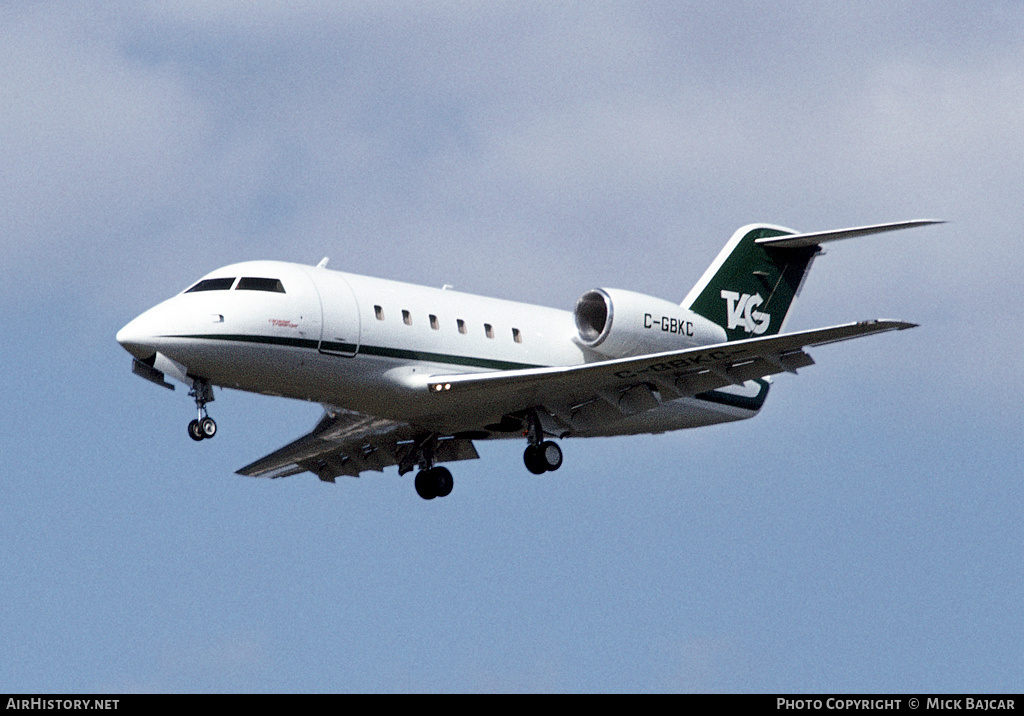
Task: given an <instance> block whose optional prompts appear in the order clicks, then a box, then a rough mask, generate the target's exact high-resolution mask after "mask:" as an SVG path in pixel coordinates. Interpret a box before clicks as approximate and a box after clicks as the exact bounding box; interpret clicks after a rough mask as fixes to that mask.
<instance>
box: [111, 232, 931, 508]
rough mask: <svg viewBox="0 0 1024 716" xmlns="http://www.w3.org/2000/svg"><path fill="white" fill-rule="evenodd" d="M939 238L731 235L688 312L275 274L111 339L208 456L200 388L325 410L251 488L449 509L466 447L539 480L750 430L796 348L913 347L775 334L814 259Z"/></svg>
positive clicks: (156, 315)
mask: <svg viewBox="0 0 1024 716" xmlns="http://www.w3.org/2000/svg"><path fill="white" fill-rule="evenodd" d="M935 223H940V222H935V221H929V220H918V221H907V222H901V223H894V224H880V225H875V226H863V227H858V228H853V229H843V230H840V231H826V232H818V233H809V234H807V233H805V234H800V233H796V232H794V231H791V230H789V229H785V228H782V227H778V226H771V225H768V224H755V225H750V226H745V227H743V228H741V229H740V230H738V231H737V232H736V233H735V234H734V235H733V236H732V238H731V239H730V240H729V243H728V244H726V246H725V248H724V249H722V251H721V253H720V254H719V255H718V258H716V259H715V261H714V263H712V264H711V267H710V268H709V269H708V270H707V271H706V272H705V274H704V275H703V276H702V277H701V279H700V281H699V282H698V283H697V285H696V286H694V288H693V289H692V290H691V291H690V293H689V294H688V295H687V296H686V298H685V299H684V300H683V302H682V303H681V304H676V303H674V302H671V301H666V300H662V299H659V298H653V297H651V296H645V295H642V294H639V293H633V292H631V291H623V290H619V289H609V288H598V289H594V290H591V291H587V292H586V293H585V294H583V296H582V297H581V298H580V299H579V301H578V302H577V303H576V308H575V311H572V312H570V311H563V310H558V309H554V308H544V307H541V306H534V305H530V304H526V303H515V302H512V301H504V300H499V299H493V298H485V297H482V296H474V295H469V294H465V293H460V292H457V291H452V290H446V289H447V287H446V288H445V289H435V288H428V287H424V286H414V285H410V284H406V283H399V282H396V281H388V280H383V279H377V278H368V277H365V276H356V275H353V274H347V273H341V272H337V271H332V270H328V269H327V268H326V263H327V260H326V259H324V260H323V261H321V262H320V264H319V265H317V266H315V267H314V266H305V265H301V264H293V263H283V262H277V261H251V262H247V263H239V264H234V265H232V266H226V267H224V268H221V269H217V270H216V271H213V272H212V273H210V274H208V275H206V276H204V277H203V278H202V279H200V280H199V281H198V282H197V283H195V284H193V285H192V286H191V287H189V288H188V289H186V290H185V291H184V292H182V293H180V294H179V295H177V296H175V297H174V298H171V299H169V300H167V301H164V302H163V303H161V304H159V305H158V306H156V307H154V308H151V309H150V310H148V311H146V312H145V313H143V314H142V315H141V316H139V317H138V318H136V319H135V320H133V321H132V322H131V323H129V324H128V325H127V326H125V327H124V328H122V329H121V330H120V332H118V334H117V340H118V342H119V343H120V344H121V345H122V346H124V347H125V348H126V349H127V350H128V351H129V352H130V353H131V354H132V356H134V361H133V366H132V369H133V371H134V372H135V373H136V374H137V375H140V376H142V377H143V378H146V379H148V380H150V381H152V382H154V383H157V384H158V385H161V386H164V387H168V388H172V389H173V385H171V384H170V383H168V382H167V380H166V378H167V377H170V378H173V379H175V380H177V381H180V382H181V383H184V384H185V385H186V386H187V387H188V388H189V390H190V392H189V395H190V396H191V397H193V398H194V399H195V404H196V409H197V413H198V414H197V417H196V419H194V420H192V422H191V423H189V426H188V434H189V436H191V437H192V439H193V440H197V441H198V440H205V439H208V438H212V437H213V436H214V434H215V433H216V432H217V425H216V423H215V422H214V421H213V419H212V418H210V417H209V415H207V410H206V406H207V405H208V404H209V403H210V402H211V401H213V386H215V385H216V386H220V387H224V388H237V389H238V390H247V391H251V392H254V393H262V394H265V395H277V396H287V397H289V398H298V399H300V400H309V401H313V402H317V403H321V404H322V405H323V406H324V408H325V413H324V416H323V417H322V419H321V420H320V421H319V423H318V424H317V425H316V427H315V428H314V429H313V430H312V432H310V433H308V434H307V435H304V436H303V437H300V438H299V439H298V440H295V441H294V442H292V443H290V444H288V445H286V446H284V447H282V448H281V449H280V450H277V451H276V452H273V453H271V454H270V455H267V456H266V457H264V458H262V459H260V460H257V461H256V462H254V463H252V464H251V465H247V466H246V467H243V468H242V469H241V470H239V471H238V472H239V474H241V475H250V476H254V477H271V478H276V477H285V476H288V475H295V474H297V473H301V472H306V471H309V472H312V473H314V474H315V475H317V476H318V477H319V478H320V479H321V480H324V481H327V482H334V479H335V478H336V477H338V476H339V475H350V476H352V477H357V476H359V475H360V474H362V473H363V472H365V471H368V470H376V471H383V470H384V469H385V468H387V467H389V466H391V465H397V466H398V472H399V474H401V475H404V474H406V473H407V472H410V471H411V470H413V469H415V468H419V471H418V473H417V475H416V479H415V487H416V491H417V493H419V495H420V496H421V497H423V498H424V499H428V500H429V499H433V498H435V497H444V496H446V495H448V494H449V493H450V492H451V490H452V475H451V472H449V470H448V469H446V468H444V467H440V466H439V465H440V463H447V462H452V461H456V460H466V459H471V458H476V457H478V455H477V452H476V449H475V448H474V446H473V441H474V440H485V439H494V438H525V439H526V441H527V447H526V451H525V453H524V456H523V457H524V462H525V463H526V467H527V469H528V470H529V471H530V472H532V473H535V474H542V473H544V472H548V471H551V470H557V469H558V468H559V466H560V465H561V464H562V451H561V449H560V447H559V445H558V443H557V442H555V441H554V440H552V438H560V439H561V438H567V437H596V436H610V435H633V434H639V433H662V432H665V431H669V430H679V429H681V428H693V427H699V426H703V425H712V424H715V423H722V422H727V421H732V420H742V419H745V418H751V417H753V416H754V415H757V413H758V411H759V410H760V409H761V406H762V405H763V404H764V401H765V397H766V396H767V394H768V387H769V380H770V379H769V376H771V375H772V374H774V373H780V372H783V371H787V372H790V373H796V371H797V369H798V368H803V367H805V366H809V365H812V364H813V363H814V361H813V360H812V359H811V357H810V356H809V355H808V354H807V353H805V352H804V349H805V348H807V347H809V346H819V345H823V344H826V343H834V342H836V341H842V340H846V339H848V338H855V337H858V336H866V335H870V334H873V333H880V332H883V331H891V330H902V329H904V328H911V327H913V326H914V324H912V323H904V322H901V321H891V320H872V321H863V322H859V323H848V324H844V325H838V326H831V327H828V328H819V329H815V330H809V331H800V332H795V333H784V332H783V329H784V326H785V323H786V318H787V317H788V315H789V309H790V306H791V304H792V302H793V299H794V298H795V297H796V295H797V293H798V291H799V289H800V286H801V284H802V283H803V281H804V279H805V277H806V276H807V272H808V270H809V268H810V266H811V263H812V261H813V260H814V258H815V257H816V256H818V255H819V254H820V253H822V251H821V244H822V243H824V242H827V241H833V240H836V239H846V238H851V237H857V236H865V235H868V234H877V233H881V232H886V231H895V230H898V229H907V228H911V227H916V226H925V225H929V224H935Z"/></svg>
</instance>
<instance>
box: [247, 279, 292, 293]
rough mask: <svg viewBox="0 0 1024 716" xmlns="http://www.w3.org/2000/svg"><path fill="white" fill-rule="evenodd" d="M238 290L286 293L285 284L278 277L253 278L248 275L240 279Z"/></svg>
mask: <svg viewBox="0 0 1024 716" xmlns="http://www.w3.org/2000/svg"><path fill="white" fill-rule="evenodd" d="M235 290H236V291H269V292H270V293H284V284H282V283H281V279H277V278H253V277H251V276H246V277H244V278H241V279H239V280H238V285H237V286H236V287H235Z"/></svg>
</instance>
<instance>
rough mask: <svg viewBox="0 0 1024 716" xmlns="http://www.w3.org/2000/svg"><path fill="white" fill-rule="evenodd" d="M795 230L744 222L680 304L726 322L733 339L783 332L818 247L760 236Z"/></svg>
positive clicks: (729, 335)
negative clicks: (774, 243)
mask: <svg viewBox="0 0 1024 716" xmlns="http://www.w3.org/2000/svg"><path fill="white" fill-rule="evenodd" d="M795 233H796V232H794V231H792V230H790V229H785V228H782V227H780V226H771V225H769V224H751V225H749V226H744V227H743V228H742V229H740V230H738V231H737V232H736V233H735V234H733V236H732V238H731V239H729V243H727V244H726V245H725V248H724V249H722V251H721V253H719V254H718V257H717V258H716V259H715V261H714V262H713V263H712V264H711V266H710V267H709V268H708V270H707V271H705V272H704V275H703V276H702V277H701V279H700V281H698V282H697V285H696V286H694V287H693V289H692V290H691V291H690V293H689V294H688V295H687V296H686V299H685V300H684V301H683V303H682V306H683V307H684V308H689V309H690V310H691V311H694V312H695V313H699V314H700V315H702V316H704V317H705V318H707V319H709V320H711V321H714V322H715V323H717V324H718V325H720V326H722V328H724V329H725V331H726V335H727V336H728V337H729V340H731V341H733V340H739V339H742V338H754V337H757V336H768V335H773V334H776V333H779V332H780V331H781V330H782V328H783V326H784V325H785V322H786V317H787V316H788V315H789V309H790V307H791V306H792V304H793V299H794V298H796V295H797V293H798V292H799V290H800V286H801V284H802V283H803V280H804V277H805V276H806V275H807V271H808V270H809V269H810V266H811V262H812V261H813V259H814V257H815V256H816V255H817V254H818V253H819V251H820V248H819V247H818V246H817V245H816V244H814V245H811V246H800V247H796V248H781V247H777V246H771V245H769V244H765V243H761V244H759V243H757V240H758V239H764V238H769V237H776V236H789V235H792V234H795Z"/></svg>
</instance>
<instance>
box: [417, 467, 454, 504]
mask: <svg viewBox="0 0 1024 716" xmlns="http://www.w3.org/2000/svg"><path fill="white" fill-rule="evenodd" d="M454 486H455V481H454V480H452V473H451V472H449V470H448V468H446V467H431V468H428V469H426V470H420V471H419V472H418V473H416V494H417V495H419V496H420V497H422V498H423V499H424V500H433V499H434V498H435V497H448V495H450V494H451V493H452V487H454Z"/></svg>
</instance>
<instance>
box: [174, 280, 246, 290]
mask: <svg viewBox="0 0 1024 716" xmlns="http://www.w3.org/2000/svg"><path fill="white" fill-rule="evenodd" d="M234 282H235V279H234V278H205V279H203V280H202V281H200V282H199V283H197V284H196V285H195V286H193V287H192V288H190V289H188V290H187V291H185V293H195V292H196V291H227V290H228V289H229V288H231V284H233V283H234Z"/></svg>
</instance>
